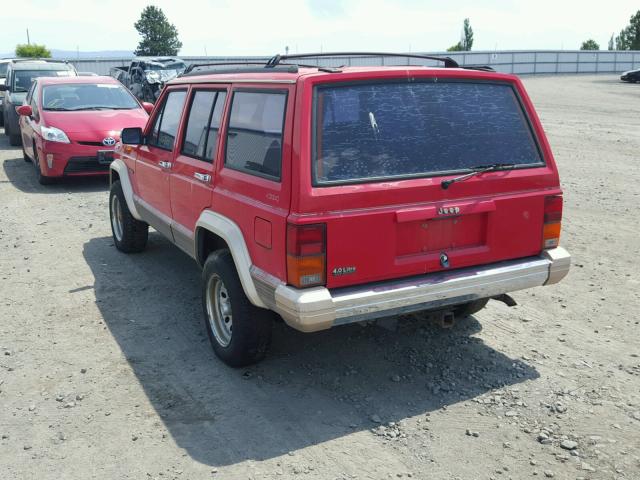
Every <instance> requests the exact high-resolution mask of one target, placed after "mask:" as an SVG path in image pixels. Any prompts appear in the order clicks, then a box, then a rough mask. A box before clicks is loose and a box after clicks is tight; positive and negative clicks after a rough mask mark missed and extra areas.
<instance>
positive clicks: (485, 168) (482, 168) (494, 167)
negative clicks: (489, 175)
mask: <svg viewBox="0 0 640 480" xmlns="http://www.w3.org/2000/svg"><path fill="white" fill-rule="evenodd" d="M514 167H515V164H513V163H493V164H491V165H477V166H475V167H471V168H470V170H471V172H470V173H466V174H464V175H460V176H459V177H456V178H452V179H451V180H443V181H442V182H440V186H441V187H442V189H443V190H446V189H447V188H449V186H450V185H451V184H452V183H458V182H463V181H465V180H466V179H467V178H471V177H474V176H476V175H478V174H480V173H485V172H495V171H498V170H511V169H512V168H514Z"/></svg>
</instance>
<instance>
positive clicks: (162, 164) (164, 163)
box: [158, 162, 171, 168]
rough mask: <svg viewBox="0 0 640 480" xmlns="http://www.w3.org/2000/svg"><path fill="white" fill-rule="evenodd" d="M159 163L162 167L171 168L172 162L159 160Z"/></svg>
mask: <svg viewBox="0 0 640 480" xmlns="http://www.w3.org/2000/svg"><path fill="white" fill-rule="evenodd" d="M158 165H160V167H162V168H171V162H158Z"/></svg>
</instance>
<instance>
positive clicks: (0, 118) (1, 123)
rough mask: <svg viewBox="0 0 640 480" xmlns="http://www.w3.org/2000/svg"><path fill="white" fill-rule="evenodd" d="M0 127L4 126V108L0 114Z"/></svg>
mask: <svg viewBox="0 0 640 480" xmlns="http://www.w3.org/2000/svg"><path fill="white" fill-rule="evenodd" d="M0 127H4V110H3V111H2V115H0Z"/></svg>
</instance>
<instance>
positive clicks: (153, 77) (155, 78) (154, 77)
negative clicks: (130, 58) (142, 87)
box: [144, 70, 160, 83]
mask: <svg viewBox="0 0 640 480" xmlns="http://www.w3.org/2000/svg"><path fill="white" fill-rule="evenodd" d="M144 76H145V77H146V79H147V82H149V83H156V82H159V81H160V74H159V73H158V72H154V71H153V70H151V71H150V72H145V74H144Z"/></svg>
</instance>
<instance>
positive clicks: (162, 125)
mask: <svg viewBox="0 0 640 480" xmlns="http://www.w3.org/2000/svg"><path fill="white" fill-rule="evenodd" d="M186 96H187V92H186V91H184V90H174V91H172V92H169V94H168V95H167V96H166V99H165V101H164V104H163V105H162V111H161V112H158V115H157V116H156V118H155V121H154V124H153V130H152V132H151V136H150V137H149V140H148V144H149V145H151V146H154V147H158V148H162V149H163V150H173V144H174V142H175V139H176V134H177V133H178V125H179V123H180V116H181V115H182V107H183V106H184V101H185V98H186Z"/></svg>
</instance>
